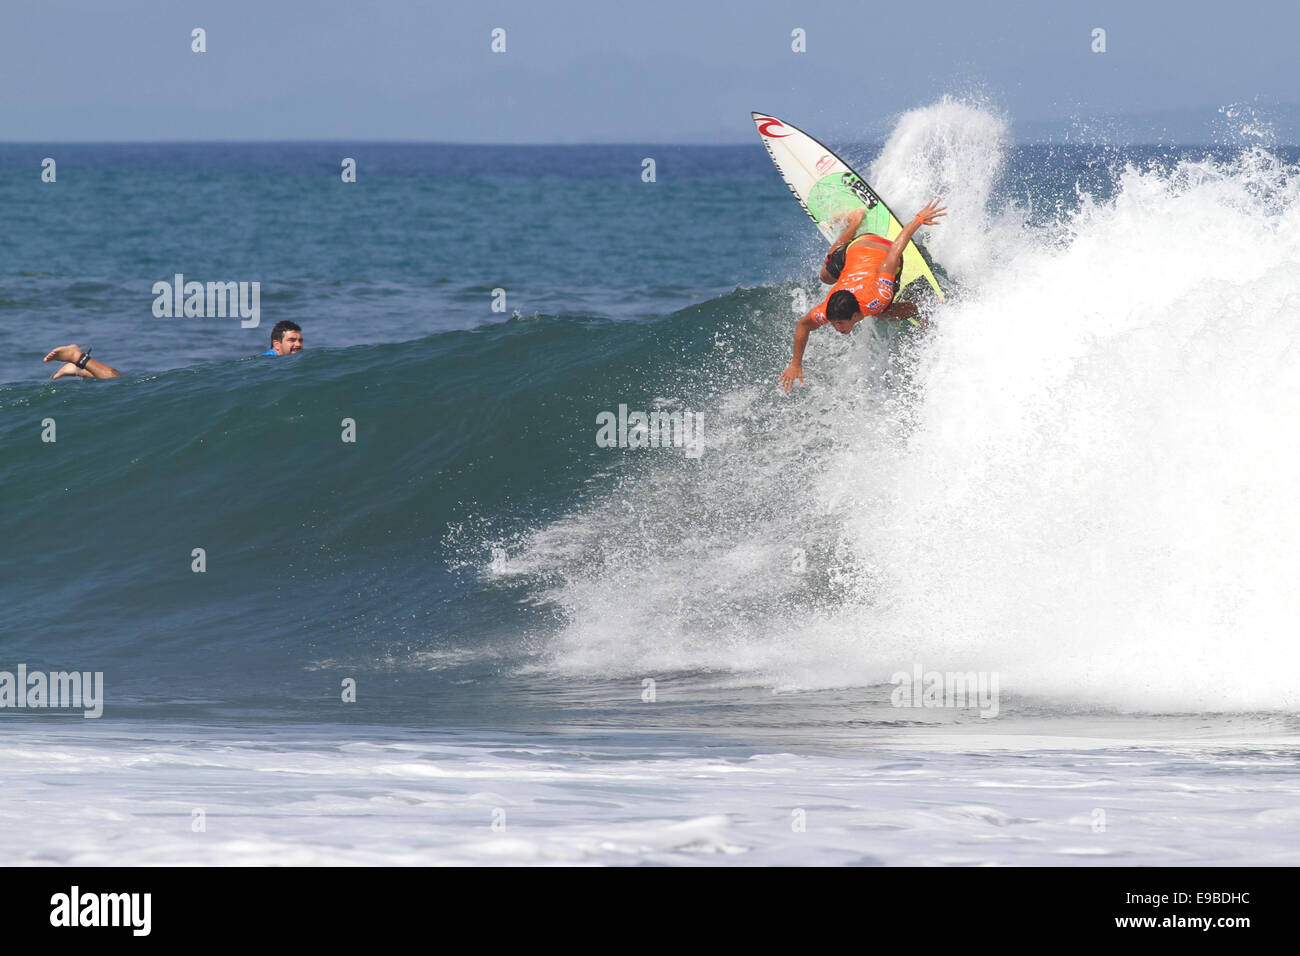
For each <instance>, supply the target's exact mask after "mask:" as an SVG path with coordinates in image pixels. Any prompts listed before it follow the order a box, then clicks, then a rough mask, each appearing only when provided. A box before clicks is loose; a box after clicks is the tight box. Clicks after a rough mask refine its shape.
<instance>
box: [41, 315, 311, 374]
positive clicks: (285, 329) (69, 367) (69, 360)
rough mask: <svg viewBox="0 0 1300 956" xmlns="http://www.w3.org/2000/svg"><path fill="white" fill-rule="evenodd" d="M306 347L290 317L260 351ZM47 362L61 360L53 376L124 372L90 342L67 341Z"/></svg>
mask: <svg viewBox="0 0 1300 956" xmlns="http://www.w3.org/2000/svg"><path fill="white" fill-rule="evenodd" d="M302 347H303V338H302V326H300V325H298V323H297V322H290V321H288V320H287V319H286V320H284V321H282V322H277V323H275V328H273V329H272V330H271V347H270V348H269V349H267V350H266V351H265V352H262V353H260V354H261V355H292V354H294V353H295V352H301V351H302ZM45 361H46V362H62V363H64V364H63V365H62V366H60V367H59V370H58V371H57V372H55V373H54V376H53V377H54V378H63V376H65V375H76V376H78V377H80V378H121V377H122V373H121V372H119V371H118V370H117V369H115V368H113V366H111V365H105V364H104V363H103V362H100V361H98V360H97V359H93V358H91V357H90V346H89V345H87V346H86V347H85V349H82V347H81V346H80V345H64V346H62V347H61V348H57V349H53V350H52V351H51V352H50V354H49V355H47V356H45Z"/></svg>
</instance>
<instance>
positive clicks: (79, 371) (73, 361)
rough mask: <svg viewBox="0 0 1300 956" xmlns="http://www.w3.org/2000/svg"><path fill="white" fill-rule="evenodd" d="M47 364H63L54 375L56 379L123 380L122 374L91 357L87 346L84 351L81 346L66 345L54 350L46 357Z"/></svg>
mask: <svg viewBox="0 0 1300 956" xmlns="http://www.w3.org/2000/svg"><path fill="white" fill-rule="evenodd" d="M44 361H46V362H62V363H63V365H61V366H59V370H58V371H57V372H55V373H54V376H53V377H54V378H63V376H65V375H76V376H79V377H81V378H121V377H122V373H121V372H119V371H118V370H117V369H115V368H113V366H111V365H105V364H104V363H103V362H101V361H99V360H98V359H93V358H91V357H90V346H89V345H87V346H86V347H85V349H82V347H81V346H80V345H64V346H61V347H60V348H57V349H52V350H51V351H50V354H49V355H47V356H45V359H44Z"/></svg>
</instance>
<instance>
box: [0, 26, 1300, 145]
mask: <svg viewBox="0 0 1300 956" xmlns="http://www.w3.org/2000/svg"><path fill="white" fill-rule="evenodd" d="M1255 9H1258V10H1259V11H1266V12H1267V15H1265V13H1264V12H1260V13H1256V12H1253V11H1254V10H1255ZM1298 24H1300V8H1295V7H1291V8H1290V9H1287V8H1285V7H1282V6H1281V5H1278V6H1277V7H1276V8H1274V7H1273V6H1272V5H1254V6H1252V5H1251V4H1249V3H1237V4H1232V5H1230V6H1226V7H1225V6H1224V5H1223V4H1222V3H1208V2H1185V3H1178V4H1172V3H1159V4H1156V3H1149V2H1147V3H1143V2H1133V0H1129V2H1109V0H1106V2H1088V3H1081V2H1076V0H1066V2H1064V3H1055V2H1050V0H1036V2H996V0H995V2H990V3H982V2H972V0H963V2H950V0H942V2H935V3H928V4H927V3H920V2H913V3H903V2H897V3H878V2H873V3H861V2H845V3H840V4H836V3H825V4H818V5H816V6H810V5H809V4H808V3H807V2H805V0H780V2H778V0H749V2H739V0H721V2H708V0H698V2H675V0H674V2H645V3H637V4H633V5H625V4H615V3H610V2H608V0H605V2H587V0H559V2H546V0H532V2H491V0H488V2H473V3H470V2H461V0H421V2H416V0H359V2H355V3H344V2H340V0H219V2H218V0H111V2H109V0H38V2H31V3H20V2H18V0H8V2H6V3H5V4H4V6H3V11H2V12H0V140H2V141H8V142H24V141H105V140H113V141H116V140H223V139H233V140H266V139H342V140H357V139H362V140H419V141H443V142H488V143H539V142H749V141H750V138H752V136H753V130H752V127H751V125H750V122H749V111H750V110H751V109H759V110H766V111H770V112H773V113H776V114H778V115H782V114H786V115H789V116H798V117H799V118H800V120H801V121H802V122H803V123H804V124H805V125H808V126H815V127H816V128H818V129H820V130H824V131H826V132H827V134H828V135H831V136H839V137H841V138H853V137H855V136H856V137H858V138H862V139H869V138H874V137H875V136H877V135H879V134H881V133H884V132H886V131H887V130H888V128H889V127H890V126H891V125H892V121H891V118H892V117H896V116H897V115H898V114H899V113H901V112H903V111H904V110H907V109H911V108H913V107H917V106H923V105H926V104H928V103H932V102H934V101H935V100H937V99H938V98H939V97H940V96H943V95H945V94H947V95H952V96H958V97H972V96H974V97H979V98H982V99H984V100H986V101H988V102H990V103H992V104H993V105H994V106H996V107H998V108H1000V109H1002V110H1003V111H1004V112H1005V113H1006V114H1007V115H1008V116H1009V117H1010V118H1011V120H1012V121H1013V123H1014V124H1015V125H1014V128H1015V130H1016V132H1017V134H1018V135H1019V136H1021V138H1025V137H1026V136H1028V135H1031V134H1032V133H1034V132H1035V131H1040V130H1043V129H1046V130H1051V129H1055V128H1057V127H1061V126H1069V125H1070V124H1075V123H1079V122H1082V123H1085V124H1088V123H1091V122H1093V121H1095V120H1097V119H1098V118H1100V117H1106V116H1114V115H1117V114H1119V115H1128V114H1137V115H1139V116H1142V115H1145V114H1159V115H1160V116H1164V120H1161V122H1165V121H1169V122H1173V123H1175V124H1178V123H1183V122H1184V120H1186V123H1192V124H1193V125H1191V126H1187V130H1186V131H1184V132H1185V135H1187V136H1194V133H1193V132H1191V130H1192V129H1193V128H1194V122H1200V120H1195V121H1194V122H1193V120H1190V119H1187V117H1186V116H1184V117H1183V119H1178V118H1175V119H1173V120H1170V119H1169V117H1170V115H1173V114H1187V115H1188V116H1190V115H1192V114H1195V116H1204V115H1209V114H1213V113H1214V111H1215V110H1217V108H1218V107H1220V106H1224V105H1227V104H1233V103H1237V104H1240V103H1246V104H1255V105H1256V106H1257V107H1258V108H1262V110H1263V113H1264V116H1265V117H1266V118H1269V117H1272V118H1275V119H1276V120H1277V121H1278V123H1277V125H1278V128H1279V131H1280V132H1281V133H1282V138H1283V139H1284V140H1286V141H1292V142H1293V141H1295V138H1294V137H1293V136H1291V135H1290V131H1291V118H1293V117H1294V114H1295V111H1294V110H1288V109H1287V106H1288V105H1289V104H1294V103H1295V102H1296V101H1298V100H1300V92H1296V90H1295V84H1294V82H1293V81H1294V76H1295V69H1294V66H1293V64H1294V62H1295V57H1296V52H1297V50H1298V49H1300V44H1298V43H1297V41H1296V39H1295V36H1296V31H1295V28H1296V26H1297V25H1298ZM196 26H199V27H203V28H205V29H206V31H207V44H208V49H207V52H206V53H202V54H196V53H192V52H191V51H190V31H191V29H192V28H194V27H196ZM496 27H501V28H503V29H505V31H506V52H505V53H493V52H491V50H490V42H491V31H492V30H493V28H496ZM1096 27H1101V28H1103V29H1104V30H1105V31H1106V46H1107V50H1106V52H1105V53H1093V52H1092V51H1091V45H1092V31H1093V29H1094V28H1096ZM795 28H801V29H803V30H804V31H805V32H806V37H807V52H806V53H795V52H792V50H791V42H792V41H791V31H792V30H794V29H795ZM1143 122H1144V121H1143ZM1184 125H1186V124H1184ZM1138 126H1139V127H1140V126H1141V122H1139V123H1138Z"/></svg>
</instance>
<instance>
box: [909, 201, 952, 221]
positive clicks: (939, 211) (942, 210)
mask: <svg viewBox="0 0 1300 956" xmlns="http://www.w3.org/2000/svg"><path fill="white" fill-rule="evenodd" d="M946 215H948V207H947V206H940V205H939V200H937V199H931V200H930V201H929V202H928V203H927V204H926V206H925V208H924V209H922V210H921V211H920V212H918V213H917V214H916V218H917V219H919V220H921V225H923V226H933V225H934V224H935V223H937V222H938V221H939V220H940V219H942V218H943V217H944V216H946Z"/></svg>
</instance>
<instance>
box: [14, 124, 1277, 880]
mask: <svg viewBox="0 0 1300 956" xmlns="http://www.w3.org/2000/svg"><path fill="white" fill-rule="evenodd" d="M792 119H793V120H795V121H797V118H796V117H792ZM814 132H815V131H814ZM834 145H836V146H837V147H842V150H843V153H844V154H845V155H846V158H848V159H849V160H850V162H853V163H854V164H855V165H857V166H858V167H859V168H860V169H862V170H863V171H864V173H865V174H866V176H867V178H868V179H869V180H870V181H871V182H872V183H873V185H875V186H876V187H877V188H878V189H879V191H880V192H881V193H882V195H884V197H885V198H886V200H887V201H888V202H889V203H890V204H891V206H893V207H894V208H895V210H896V211H899V212H900V213H901V214H903V215H907V214H909V213H910V212H911V211H913V210H914V208H919V206H920V205H921V204H922V203H924V201H925V200H927V199H928V198H930V197H931V196H934V195H938V196H942V197H943V198H944V199H945V200H946V201H947V203H948V205H949V206H950V209H951V212H950V215H949V216H948V218H947V219H945V220H944V222H943V224H942V225H941V226H939V227H937V228H935V229H931V230H928V231H927V232H926V233H924V234H923V238H924V239H925V241H926V244H927V247H928V249H929V251H930V253H931V254H932V256H933V257H934V259H935V260H936V261H937V262H938V263H939V264H940V265H941V266H942V267H943V269H944V270H945V274H946V276H947V278H948V281H949V283H950V285H951V287H952V288H953V290H954V294H953V296H952V297H951V300H950V301H949V302H948V303H947V304H945V305H944V306H942V307H939V308H937V309H936V310H935V312H934V313H933V315H932V320H933V326H932V328H931V329H930V330H929V331H927V332H926V333H924V334H917V333H913V332H910V331H900V330H898V329H896V328H892V327H891V328H884V327H882V328H880V329H871V328H868V327H859V328H858V329H857V330H856V331H855V332H854V334H853V335H851V336H847V337H841V336H838V335H835V334H833V333H832V332H829V331H825V330H823V331H820V332H818V333H816V334H814V336H813V337H812V341H811V343H810V345H809V349H808V354H807V356H806V358H805V363H804V371H805V380H806V385H805V386H804V387H802V388H800V389H798V390H797V391H796V392H795V393H794V394H793V395H791V396H785V395H783V394H781V393H780V392H779V391H778V390H777V388H776V384H775V383H776V379H777V376H778V375H779V374H780V372H781V370H782V369H783V368H784V366H785V364H786V362H788V360H789V350H790V340H791V333H792V328H793V324H794V321H795V320H796V319H797V318H798V316H799V314H801V312H802V310H803V309H804V308H806V307H807V305H808V304H810V303H811V302H812V301H814V297H815V296H817V294H818V285H817V283H816V281H815V274H816V267H817V265H818V264H819V260H820V256H821V254H822V253H823V252H824V249H823V248H822V242H821V240H820V237H819V236H818V235H817V233H816V231H815V230H814V229H813V228H812V226H811V225H810V224H809V223H808V221H807V220H806V219H805V218H804V217H803V214H802V212H801V211H800V210H799V209H798V207H797V205H796V204H795V203H793V202H792V201H791V200H790V199H789V194H788V191H787V190H786V188H785V186H784V185H783V184H782V183H781V181H780V180H779V178H778V177H777V175H776V173H775V171H774V170H773V169H772V167H771V164H770V161H769V160H768V158H767V156H766V154H765V153H764V151H763V150H762V149H761V148H760V147H759V145H758V144H757V143H755V144H754V146H753V148H752V149H751V148H744V147H716V148H715V147H677V148H665V147H635V146H601V147H549V148H548V147H470V146H437V145H383V144H278V145H277V144H271V145H262V144H258V145H238V144H212V145H201V144H198V145H165V144H163V145H158V144H150V145H131V146H120V145H118V146H102V145H89V144H88V145H75V146H43V145H4V146H0V208H2V209H3V210H4V211H5V218H6V229H5V230H3V232H2V233H0V315H2V316H3V319H4V321H3V322H0V336H3V342H2V343H0V344H3V346H4V347H3V348H2V349H0V383H2V384H0V487H2V488H3V492H2V497H0V501H2V505H0V606H2V607H3V616H2V617H0V672H13V673H16V672H17V669H18V667H19V665H24V666H25V667H26V668H27V670H28V671H30V672H56V671H78V672H91V673H93V672H102V675H103V695H102V716H100V717H99V718H98V719H92V720H87V719H83V718H82V716H81V711H80V710H62V711H59V710H52V709H46V708H33V707H24V708H17V707H12V706H10V707H0V783H2V784H3V790H4V792H5V794H6V797H7V799H6V800H5V801H3V802H2V803H0V830H3V832H5V833H15V834H23V835H24V838H23V839H22V840H8V841H5V845H4V849H3V850H0V861H3V862H5V863H19V864H22V863H33V864H42V863H83V864H100V863H109V862H112V863H129V864H135V863H139V864H149V863H219V864H235V863H239V864H244V863H310V864H317V863H320V864H325V863H401V864H405V863H410V864H430V863H433V864H437V863H494V864H499V863H526V864H588V863H595V864H605V863H609V864H637V863H652V864H677V863H705V864H717V863H727V864H744V865H753V864H769V863H780V864H823V863H825V864H858V865H876V864H884V865H896V864H940V865H949V864H951V865H982V864H1064V865H1075V864H1078V865H1107V864H1109V865H1156V864H1172V865H1181V864H1211V865H1216V864H1294V863H1296V862H1298V861H1300V849H1297V848H1296V846H1295V843H1294V840H1293V839H1292V834H1293V833H1294V830H1295V826H1296V824H1297V822H1300V810H1297V809H1296V808H1297V806H1300V802H1298V801H1297V797H1300V763H1298V762H1297V755H1298V753H1300V717H1298V716H1297V711H1298V709H1300V693H1298V692H1297V690H1296V688H1295V683H1294V676H1293V675H1294V674H1295V673H1296V672H1297V664H1298V663H1300V661H1298V660H1297V658H1298V656H1300V655H1298V652H1297V650H1296V644H1295V622H1296V621H1297V619H1300V613H1298V612H1300V594H1298V593H1297V589H1296V588H1295V586H1294V583H1293V582H1292V580H1291V578H1292V576H1293V575H1292V572H1293V569H1294V568H1295V567H1296V566H1297V564H1300V560H1298V559H1300V508H1297V506H1296V504H1295V488H1296V487H1297V480H1298V479H1300V439H1297V437H1296V430H1295V428H1294V425H1293V420H1294V418H1295V413H1296V411H1297V410H1298V409H1300V350H1298V349H1297V348H1296V340H1297V335H1300V333H1298V332H1297V331H1296V323H1295V321H1294V319H1295V317H1296V315H1297V313H1300V213H1298V212H1297V188H1298V187H1297V182H1298V180H1297V165H1296V164H1297V161H1300V155H1297V153H1296V151H1295V150H1293V149H1288V148H1278V147H1275V146H1272V145H1270V144H1269V143H1267V142H1266V141H1265V142H1260V143H1259V144H1258V145H1257V146H1253V147H1244V148H1243V147H1241V146H1240V145H1236V144H1234V145H1233V146H1231V147H1229V146H1224V147H1214V146H1210V147H1184V148H1167V149H1166V148H1160V149H1156V148H1145V149H1144V148H1123V149H1120V148H1111V147H1107V146H1105V145H1104V144H1103V145H1093V146H1080V145H1074V146H1068V147H1015V146H1013V145H1011V143H1010V142H1009V139H1008V135H1007V124H1006V122H1005V119H1004V118H1002V117H999V116H998V115H995V114H994V113H991V112H989V111H988V110H987V109H984V108H981V107H979V106H978V105H972V104H967V103H961V102H953V101H943V102H940V103H938V104H934V105H932V106H928V107H924V108H919V109H917V110H914V111H912V112H910V113H907V114H905V115H903V116H902V117H901V118H900V120H899V122H898V124H897V126H896V127H895V129H894V130H893V132H892V134H891V135H890V137H889V139H888V140H887V141H886V142H884V143H882V144H863V145H856V146H855V145H853V144H840V143H836V144H834ZM46 156H50V157H53V158H54V159H55V160H56V162H57V163H58V166H57V170H58V172H57V175H58V179H57V182H56V183H53V184H50V183H42V182H41V181H40V177H39V170H40V163H41V161H42V159H43V158H45V157H46ZM344 157H353V158H355V159H356V160H357V162H358V169H359V173H358V182H357V183H355V184H344V183H342V182H340V181H339V175H338V173H339V168H340V167H339V164H340V162H341V161H342V159H343V158H344ZM647 157H649V158H653V159H654V160H655V169H656V181H654V182H644V181H643V180H642V168H643V166H642V162H643V160H644V159H645V158H647ZM176 273H182V274H184V275H185V277H186V278H187V279H194V280H198V281H204V282H206V281H259V282H260V283H261V314H260V322H259V325H258V326H257V327H253V328H244V327H241V323H240V320H239V319H238V318H232V317H226V318H195V317H190V318H185V317H181V318H158V317H155V316H154V314H153V302H154V298H155V297H154V294H153V292H152V287H153V284H154V283H155V282H159V281H164V282H169V281H170V280H171V278H172V276H173V275H174V274H176ZM497 290H502V291H497ZM503 297H504V300H503ZM494 303H496V304H498V306H500V305H501V304H504V311H494V308H493V306H494ZM285 318H287V319H292V320H295V321H297V322H299V323H300V324H301V325H302V326H303V327H304V331H305V337H306V342H307V348H306V350H305V351H304V352H303V353H302V354H300V355H298V356H295V357H292V358H286V359H277V360H254V359H252V358H250V357H251V356H254V355H256V354H257V353H258V352H261V351H262V350H264V349H265V348H266V347H267V340H268V338H269V332H270V328H271V326H272V325H273V324H274V322H276V321H278V320H280V319H285ZM68 342H77V343H79V344H82V345H86V344H90V345H93V347H94V350H95V351H94V354H95V357H96V358H102V359H103V360H104V361H107V362H109V363H111V364H113V365H114V366H116V367H117V368H119V369H121V370H122V371H123V372H124V377H123V378H121V379H118V380H114V381H111V382H85V381H77V380H72V381H68V380H59V381H56V382H51V381H49V379H48V376H49V374H50V372H51V371H52V369H51V368H50V367H48V366H44V365H42V364H41V361H40V359H41V357H42V356H43V355H44V354H45V353H46V352H47V351H48V350H49V349H50V348H52V347H54V346H57V345H63V344H66V343H68ZM620 406H626V408H627V409H629V410H661V411H666V412H674V411H676V412H682V413H684V414H686V413H689V414H698V415H699V416H700V417H699V419H698V421H699V422H701V423H702V425H701V435H702V438H703V443H702V447H701V448H700V449H699V452H700V453H699V454H691V453H688V451H689V450H688V449H684V448H676V447H668V448H644V449H638V448H617V447H615V448H609V447H601V445H600V444H599V443H598V442H597V440H596V438H597V416H599V415H600V414H601V413H602V412H611V413H614V414H617V413H618V410H619V407H620ZM345 420H350V421H351V422H352V423H353V427H354V429H355V438H356V440H355V441H354V442H349V441H344V440H342V437H341V436H342V435H343V433H344V430H345V427H346V426H345V424H344V422H345ZM51 427H53V429H54V435H55V437H56V440H55V441H48V440H43V438H48V437H49V431H50V428H51ZM196 549H201V552H200V554H201V560H202V562H203V570H202V571H196V570H195V566H196V561H199V560H200V558H199V557H198V556H196ZM932 674H939V675H949V674H960V675H971V676H972V678H974V684H975V686H977V687H979V688H980V689H982V690H983V691H984V696H983V697H979V696H978V695H977V696H975V697H972V698H968V699H962V698H957V699H950V698H949V697H945V696H944V695H942V694H939V695H938V696H932V697H930V698H927V697H926V696H925V695H923V694H921V693H918V694H916V695H914V696H911V697H903V696H902V694H901V692H902V691H903V690H904V689H905V688H906V687H908V686H910V685H909V684H908V680H910V679H912V675H918V677H919V678H920V679H921V681H922V683H923V684H924V683H926V682H928V681H929V680H930V678H929V676H928V675H932ZM904 678H907V679H908V680H905V679H904ZM353 692H354V694H355V700H351V699H347V700H345V699H344V698H345V697H348V698H350V697H351V696H353ZM3 693H4V688H3V674H0V702H3ZM940 703H941V704H945V706H911V705H912V704H918V705H920V704H940ZM902 704H906V705H908V706H900V705H902Z"/></svg>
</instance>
